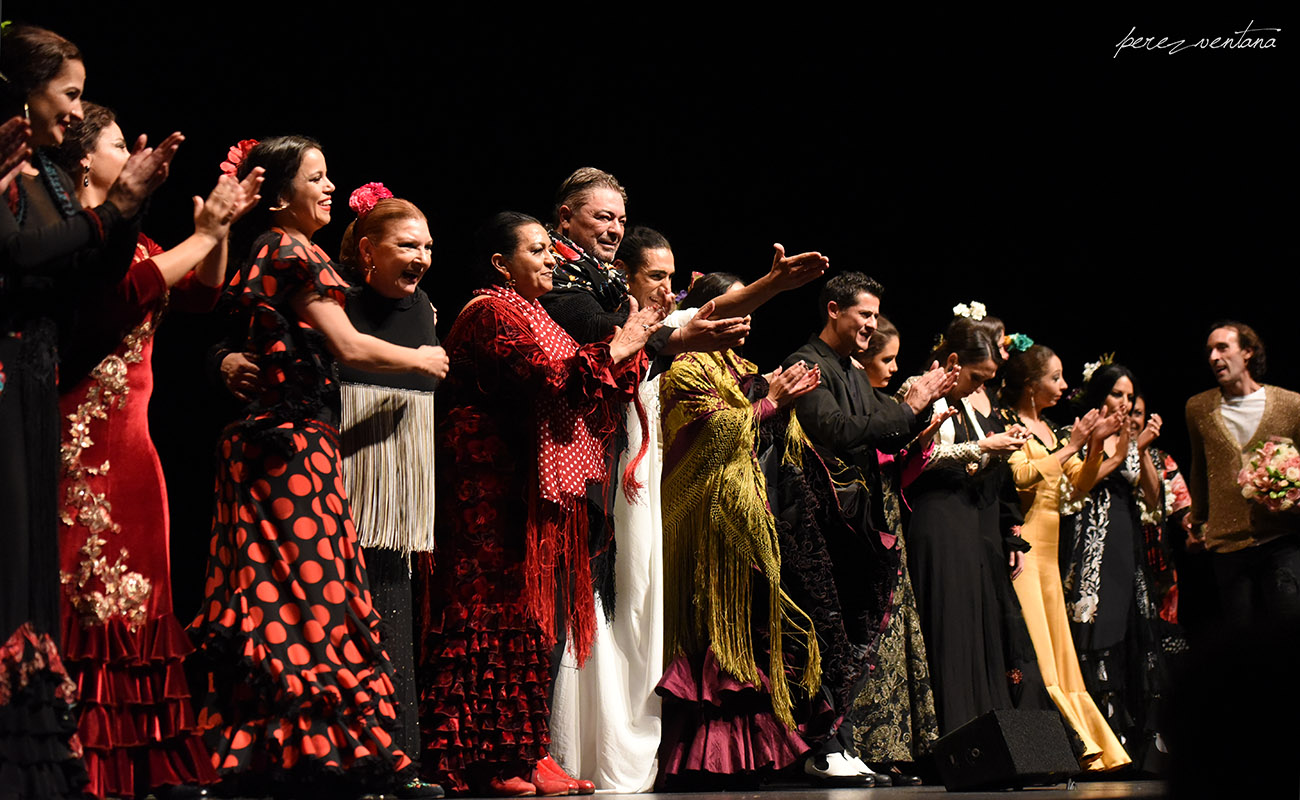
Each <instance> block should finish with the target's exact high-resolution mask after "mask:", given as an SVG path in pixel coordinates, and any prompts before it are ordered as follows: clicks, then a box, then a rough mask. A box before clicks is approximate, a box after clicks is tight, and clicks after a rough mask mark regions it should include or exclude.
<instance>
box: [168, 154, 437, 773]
mask: <svg viewBox="0 0 1300 800" xmlns="http://www.w3.org/2000/svg"><path fill="white" fill-rule="evenodd" d="M241 144H245V143H241ZM246 144H253V146H252V147H251V148H249V149H248V150H247V151H246V152H245V151H244V149H243V147H239V148H234V149H232V152H231V156H232V159H231V161H230V162H228V163H229V164H231V165H232V166H234V167H235V169H236V175H237V176H239V177H244V176H247V175H248V174H249V173H250V172H251V171H252V170H254V169H256V168H258V167H261V168H263V169H264V170H265V183H264V184H263V190H262V193H263V198H264V199H263V200H262V201H261V203H259V205H258V206H257V208H256V209H254V211H253V212H252V213H251V214H250V217H249V223H252V224H259V225H261V226H265V227H266V231H265V233H263V234H262V235H260V236H259V237H258V238H257V240H256V241H255V242H254V244H253V248H252V251H251V253H250V260H249V261H248V262H247V263H246V264H245V265H244V266H243V267H242V268H241V270H240V271H239V273H238V274H237V275H236V276H235V277H234V279H233V280H232V281H231V284H230V292H231V293H232V295H233V297H234V299H235V300H236V301H237V302H238V303H239V305H240V306H242V307H243V309H244V310H245V311H246V313H247V314H248V320H249V324H248V340H247V343H246V345H245V346H244V347H243V348H242V349H243V350H245V351H247V352H252V353H254V354H255V356H256V360H257V363H258V367H259V371H260V373H259V374H260V381H259V384H260V385H259V387H258V391H257V392H256V395H255V397H254V398H253V399H252V401H251V402H250V403H249V404H248V407H247V412H246V415H245V417H244V419H243V420H241V421H239V422H236V423H234V424H232V425H231V426H229V427H228V428H227V429H226V431H225V433H224V435H223V436H222V439H221V441H220V443H219V445H218V453H219V458H220V459H222V464H221V465H220V468H219V471H218V475H217V485H216V498H217V499H216V513H215V515H214V520H213V525H212V543H211V546H210V549H209V560H208V568H207V582H206V587H205V591H206V600H205V602H204V604H203V607H202V610H201V612H200V614H199V616H198V617H197V618H196V619H195V620H194V622H193V623H192V624H191V625H190V636H191V638H192V639H193V640H194V641H195V643H196V645H197V646H198V648H199V653H197V654H196V659H197V660H198V663H199V665H200V668H201V669H202V671H204V672H206V677H207V689H208V692H207V694H206V696H205V697H204V698H203V700H202V704H201V705H202V708H201V711H200V712H199V722H200V724H201V726H202V727H203V728H204V729H205V731H206V734H205V739H206V742H207V744H208V747H209V749H210V750H211V751H212V762H213V766H214V767H216V768H217V771H218V773H219V774H220V775H221V777H222V778H223V779H224V780H225V781H226V782H227V784H228V787H227V788H229V789H232V790H246V789H254V790H258V789H261V788H263V787H264V786H265V783H266V781H267V780H268V779H269V780H270V782H271V783H272V785H273V786H275V787H278V788H283V787H286V786H288V785H294V786H295V788H301V787H304V786H307V787H310V790H311V791H313V792H315V793H317V794H322V795H325V796H342V797H373V796H375V795H376V793H378V792H381V791H385V790H389V789H392V788H394V787H397V788H398V794H399V795H402V796H436V795H437V794H438V793H440V790H439V789H436V788H435V787H425V786H422V785H420V784H418V783H413V782H412V781H413V779H414V777H415V776H414V768H413V764H412V761H411V758H410V757H409V756H408V755H407V754H406V753H405V752H404V751H403V750H402V749H401V748H400V747H398V746H397V745H396V744H395V742H394V738H395V733H396V730H397V727H398V725H397V711H396V707H395V703H396V693H395V689H394V684H393V672H392V667H391V665H390V663H389V659H388V655H387V654H386V653H385V652H384V649H383V647H382V646H381V644H380V634H379V625H380V619H379V615H378V613H376V611H375V609H374V606H373V603H372V598H371V594H370V587H369V580H368V578H367V575H366V568H365V560H364V558H363V557H362V555H361V551H360V548H359V546H358V543H357V534H356V529H355V527H354V525H353V522H352V514H351V511H350V507H349V504H348V499H347V492H346V490H345V489H344V485H343V479H342V477H341V475H340V462H339V439H338V432H337V429H336V428H335V425H336V423H337V420H338V416H339V391H338V383H337V382H336V381H335V379H334V377H333V366H334V362H335V361H336V360H338V361H341V362H342V363H344V364H348V365H351V366H356V367H361V368H364V369H368V370H374V371H392V372H419V373H422V374H426V375H431V376H436V377H440V376H442V375H444V374H446V367H447V360H446V357H445V355H444V354H443V353H442V352H441V351H440V350H439V349H437V348H433V347H428V346H424V347H419V348H409V347H401V346H398V345H393V344H390V343H388V342H385V341H382V340H380V339H377V338H375V337H373V336H368V335H365V334H361V333H358V332H357V331H356V329H355V328H354V327H353V326H352V324H351V323H350V322H349V321H348V318H347V314H346V312H345V310H344V305H345V303H346V302H347V294H348V293H347V291H346V289H347V284H346V282H345V281H344V279H343V278H342V277H341V276H340V275H339V273H338V271H337V270H336V269H335V267H334V265H333V264H332V263H331V261H330V259H329V257H328V256H327V255H326V254H325V253H324V251H322V250H321V249H320V248H319V247H317V246H315V245H314V244H312V242H311V237H312V235H313V234H314V233H316V231H318V230H319V229H320V228H322V227H323V226H324V225H326V224H327V223H328V222H329V221H330V216H331V195H332V193H333V191H334V184H333V183H331V182H330V180H329V177H328V174H327V171H326V163H325V156H324V154H323V153H322V152H321V149H320V146H319V145H318V144H317V143H316V142H314V141H312V140H311V139H308V138H306V137H302V136H280V137H275V138H272V139H268V140H266V141H264V142H261V143H251V142H250V143H246ZM234 162H238V163H237V164H235V163H234ZM227 168H229V167H227ZM246 224H248V223H246ZM250 784H251V785H250Z"/></svg>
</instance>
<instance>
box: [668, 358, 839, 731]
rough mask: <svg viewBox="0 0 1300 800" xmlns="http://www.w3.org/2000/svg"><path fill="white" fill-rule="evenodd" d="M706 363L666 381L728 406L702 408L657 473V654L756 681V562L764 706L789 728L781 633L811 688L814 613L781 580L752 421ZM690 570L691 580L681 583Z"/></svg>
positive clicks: (814, 681) (676, 369) (815, 686)
mask: <svg viewBox="0 0 1300 800" xmlns="http://www.w3.org/2000/svg"><path fill="white" fill-rule="evenodd" d="M709 366H712V365H704V370H708V368H709ZM704 370H701V371H699V372H693V371H690V366H689V365H688V364H685V363H682V362H680V361H679V362H676V363H674V365H673V368H672V370H670V371H669V374H670V376H671V380H670V382H669V384H668V385H667V390H668V393H669V394H672V393H673V392H676V391H682V390H683V387H682V386H681V385H679V384H685V383H687V382H691V381H696V382H699V385H698V386H694V387H691V388H701V387H702V388H704V390H705V391H706V392H707V391H710V390H711V391H712V392H716V393H717V395H719V396H720V398H725V399H724V403H725V405H727V406H730V408H725V406H724V408H721V409H719V410H716V411H712V412H709V413H707V417H708V419H707V423H705V426H704V427H703V428H702V429H700V430H698V431H696V432H694V434H693V435H694V441H692V442H691V445H690V447H689V448H688V449H687V452H686V453H685V455H684V456H683V457H682V459H681V462H680V463H678V464H677V465H676V466H675V467H674V468H673V469H671V470H670V471H669V472H668V473H667V474H666V475H665V476H664V482H663V498H662V500H663V530H664V549H665V579H666V583H667V585H666V587H665V589H666V591H665V619H664V625H665V643H666V645H667V646H666V648H665V657H666V658H672V657H673V656H674V655H676V654H677V653H684V654H690V653H699V652H703V651H704V650H705V649H712V651H713V654H714V656H715V657H716V658H717V660H718V663H719V664H720V665H721V666H722V668H723V669H724V670H726V671H727V672H728V673H730V674H731V675H733V676H734V677H736V678H738V679H740V680H742V681H749V682H751V683H753V684H754V685H756V686H757V685H760V684H761V681H762V677H761V674H760V671H759V668H758V662H757V655H758V654H757V653H756V652H755V647H754V642H753V640H752V637H751V634H750V623H751V621H752V616H751V614H752V610H753V602H754V596H753V584H752V581H753V580H755V579H756V576H754V575H753V572H754V567H755V566H757V567H758V571H759V572H760V573H761V575H762V577H761V578H757V579H759V580H764V581H765V582H766V583H767V590H768V608H767V620H766V621H767V629H768V634H769V638H770V648H769V653H768V676H769V679H770V681H771V693H772V706H773V710H774V712H775V713H776V717H777V719H779V720H780V721H781V722H782V723H783V724H784V725H785V726H786V727H787V728H789V729H794V728H795V721H794V715H793V706H794V702H793V699H792V697H791V694H790V687H789V685H788V682H787V677H786V664H785V654H784V653H783V640H784V638H785V636H787V635H790V636H792V637H793V638H794V641H795V642H796V643H797V645H798V646H799V647H801V648H802V649H803V650H804V652H805V653H806V654H807V656H806V660H805V661H804V668H803V670H802V674H799V675H798V677H797V680H798V682H799V683H800V684H801V685H802V686H803V688H804V689H805V691H807V692H808V694H809V695H814V694H816V693H817V691H818V690H819V688H820V686H821V653H820V649H819V646H818V642H817V636H816V634H815V633H814V631H813V624H812V619H811V618H810V617H809V616H808V615H807V614H806V613H805V612H804V611H803V610H802V609H800V608H799V607H798V605H796V604H795V602H794V601H793V600H792V599H791V598H790V596H789V595H787V594H786V593H785V591H784V590H783V589H782V588H781V553H780V546H779V544H778V543H777V533H776V521H775V520H774V519H773V517H772V512H771V511H770V510H769V509H768V507H767V502H766V498H767V490H766V483H765V480H764V478H763V473H762V472H761V471H760V470H759V469H757V466H756V465H755V463H754V447H755V445H756V441H757V428H758V421H757V420H756V419H755V417H754V414H753V411H752V409H751V407H750V405H749V402H748V400H746V399H745V398H744V396H743V395H741V394H740V393H739V387H737V386H736V385H735V382H734V381H726V380H725V376H723V377H721V378H719V376H720V374H721V371H720V370H718V369H716V368H714V369H713V370H712V373H713V374H712V376H710V375H708V374H707V372H705V371H704ZM710 377H712V378H713V381H712V382H710ZM661 388H662V387H661ZM686 390H687V391H689V388H687V389H686ZM726 400H730V402H726ZM683 410H684V409H683ZM686 416H687V417H689V416H690V414H689V413H687V414H686ZM679 422H680V419H679V417H678V416H677V415H674V416H673V418H672V419H671V420H670V421H669V423H668V424H666V425H665V433H666V434H667V433H668V429H669V427H670V426H672V427H674V433H675V434H678V435H680V434H682V431H681V430H676V429H675V426H676V425H677V424H679ZM790 433H791V434H792V435H791V436H790V438H791V439H792V440H800V439H802V438H803V437H802V435H801V432H800V431H799V429H798V428H797V426H796V428H795V429H794V430H792V431H791V432H790ZM688 575H689V576H692V578H691V579H690V580H689V581H683V580H682V578H683V576H688Z"/></svg>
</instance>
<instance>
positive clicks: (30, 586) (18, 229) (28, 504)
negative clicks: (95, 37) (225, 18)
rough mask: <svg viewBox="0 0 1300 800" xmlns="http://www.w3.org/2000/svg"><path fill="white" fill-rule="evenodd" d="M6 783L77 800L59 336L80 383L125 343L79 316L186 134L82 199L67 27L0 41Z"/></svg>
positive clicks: (1, 683)
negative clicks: (64, 603) (67, 139)
mask: <svg viewBox="0 0 1300 800" xmlns="http://www.w3.org/2000/svg"><path fill="white" fill-rule="evenodd" d="M0 73H3V75H4V76H5V79H4V80H3V81H0V117H3V118H7V117H10V116H11V115H15V118H12V119H9V121H8V122H6V123H5V124H4V125H3V126H0V176H3V177H2V178H0V190H3V194H4V200H5V202H4V203H0V431H2V432H3V433H2V434H0V440H3V442H4V443H5V445H6V447H4V448H2V449H3V454H2V455H0V508H3V509H4V523H3V524H2V525H0V548H3V551H4V553H5V557H4V559H3V560H0V564H2V566H0V792H3V793H4V794H5V795H7V796H17V797H39V798H43V799H44V798H60V797H81V796H82V792H81V787H82V786H83V785H84V784H85V783H86V780H87V776H86V772H85V766H84V764H83V763H82V758H81V753H82V750H81V745H80V742H79V740H78V737H77V735H76V728H77V721H76V717H75V716H74V714H73V711H72V708H71V706H72V704H73V703H75V701H76V687H75V686H74V684H73V683H72V681H71V680H70V679H69V678H68V675H67V673H66V672H65V671H64V668H63V663H62V659H61V657H60V655H59V647H60V645H59V640H60V638H61V637H60V628H61V624H60V616H59V602H60V600H59V596H60V585H59V536H58V534H59V526H58V519H59V516H58V510H57V508H58V495H57V493H58V481H59V427H60V420H59V406H58V395H57V393H56V386H55V381H56V364H59V358H60V355H61V354H60V352H59V344H60V343H63V344H66V343H68V342H71V341H77V342H79V343H81V344H83V345H84V347H83V348H82V350H81V352H80V357H79V358H78V360H77V363H76V365H75V366H74V364H73V363H71V362H69V361H67V360H65V361H64V362H63V363H62V364H59V366H58V374H59V375H60V376H61V377H62V378H63V379H64V380H65V381H75V377H74V376H75V375H78V374H84V373H78V368H79V367H80V366H81V364H83V363H86V362H88V364H86V368H87V369H88V368H89V367H93V366H94V364H95V363H96V362H98V360H99V359H101V358H103V357H104V356H105V355H107V354H108V352H109V351H111V350H112V349H113V348H114V347H115V346H116V345H117V344H118V343H119V341H120V339H119V338H114V337H111V336H103V337H99V339H98V340H96V339H94V338H86V339H82V338H81V337H80V336H79V329H78V328H77V324H78V322H79V318H78V317H79V312H80V311H81V310H82V309H83V308H86V307H87V306H88V303H89V301H90V299H91V298H95V299H98V298H100V297H102V295H103V293H104V292H106V291H110V290H111V288H112V287H113V286H115V285H116V284H117V282H118V281H119V280H120V279H121V278H122V275H123V274H124V273H125V272H126V270H127V267H128V266H129V265H130V263H131V253H132V250H133V249H134V248H135V245H136V236H137V234H138V233H139V216H140V214H139V212H140V210H141V208H142V207H143V204H144V201H145V200H146V199H147V198H148V197H149V195H150V194H151V193H152V192H153V191H154V190H155V189H157V188H158V186H160V185H161V184H162V182H163V180H164V179H165V178H166V176H167V167H168V165H169V164H170V162H171V159H172V157H173V156H174V155H175V154H176V150H177V148H178V147H179V146H180V142H181V141H182V139H183V137H181V136H180V134H173V135H172V136H171V137H168V138H167V139H164V140H163V142H162V143H161V144H160V145H159V146H158V148H156V149H153V150H150V149H148V148H146V147H144V140H143V139H141V140H140V141H138V142H137V143H136V146H135V147H134V148H133V149H132V152H130V153H129V154H127V156H126V159H125V161H126V163H125V165H124V166H123V167H122V169H121V172H120V174H119V176H118V179H117V181H115V182H114V183H113V185H112V186H111V187H110V188H109V190H108V193H107V197H106V199H105V201H104V202H102V203H101V204H100V205H98V206H97V207H94V208H83V207H82V206H81V204H80V203H79V202H78V201H77V198H76V195H75V193H74V191H73V186H74V184H73V182H72V180H71V179H70V178H69V177H68V176H67V174H65V173H64V172H63V171H62V170H61V169H59V167H58V166H57V165H56V164H55V163H54V160H53V158H52V157H51V155H50V154H51V151H52V150H53V148H55V147H57V146H58V145H60V144H61V143H62V142H63V138H64V135H65V133H66V131H67V129H68V128H69V127H71V125H72V124H73V123H74V122H76V121H77V120H79V119H81V116H82V113H83V112H82V107H81V91H82V87H83V84H84V83H85V79H86V67H85V63H84V62H83V60H82V56H81V51H80V50H79V49H78V48H77V47H76V45H74V44H73V43H72V42H69V41H68V40H67V39H64V38H63V37H62V36H59V35H58V34H56V33H54V32H52V31H48V30H45V29H43V28H37V27H33V26H27V25H12V26H7V27H6V28H5V30H4V32H3V43H2V44H0Z"/></svg>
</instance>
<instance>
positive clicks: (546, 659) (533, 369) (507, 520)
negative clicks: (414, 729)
mask: <svg viewBox="0 0 1300 800" xmlns="http://www.w3.org/2000/svg"><path fill="white" fill-rule="evenodd" d="M520 302H522V301H520ZM512 311H513V310H512V309H511V308H509V307H508V305H507V304H505V303H503V302H502V301H501V300H500V299H498V298H496V297H486V298H479V299H476V300H475V301H473V302H471V303H470V305H469V306H468V307H466V309H465V310H464V311H462V312H461V314H460V316H459V317H458V318H457V319H456V323H455V325H454V326H453V328H452V330H451V332H450V334H449V335H448V337H447V339H446V341H445V342H444V346H445V347H446V348H447V353H448V356H449V358H450V360H451V369H450V371H449V373H448V375H447V378H446V379H445V380H444V381H443V384H442V387H441V389H440V390H439V403H440V404H441V406H442V408H445V409H447V413H446V415H445V417H444V418H443V419H442V420H440V424H439V427H438V450H437V469H438V492H439V496H438V523H437V526H438V527H437V541H438V545H437V557H436V566H431V565H430V563H429V561H430V560H429V559H427V558H425V559H424V561H423V566H424V568H423V569H417V571H416V577H417V588H416V597H417V605H418V606H420V608H418V609H417V627H419V628H420V630H421V634H420V636H421V641H420V652H419V665H418V667H417V672H418V674H419V677H420V683H421V686H422V687H423V688H422V690H421V705H420V722H421V725H420V728H421V733H422V736H423V740H424V750H423V752H422V754H421V759H420V761H421V765H422V768H423V769H424V770H425V772H426V773H427V776H428V777H430V778H431V779H432V780H436V781H438V782H439V783H441V784H443V786H445V787H446V788H447V789H448V790H449V791H457V792H463V791H466V790H467V789H469V788H470V787H471V786H474V787H476V788H478V787H481V786H482V784H483V783H484V782H486V781H488V780H490V779H491V778H493V777H502V778H509V777H513V776H525V777H526V776H527V775H528V773H529V771H530V770H531V769H532V767H533V765H534V764H535V763H536V762H537V760H538V759H540V758H542V757H544V756H545V755H546V747H547V745H548V744H549V743H550V733H549V728H548V718H549V715H550V707H549V702H548V695H549V690H550V685H551V675H550V660H551V651H552V649H553V647H554V645H555V632H556V628H559V627H561V626H563V625H564V624H565V621H564V619H565V614H564V613H563V612H562V611H556V612H555V613H554V614H553V615H548V614H546V613H545V610H544V609H540V610H541V612H542V613H540V614H539V613H538V612H539V609H538V608H537V607H535V606H536V603H531V604H530V602H529V601H528V600H527V599H526V595H527V591H528V590H527V587H528V586H529V585H532V586H534V587H535V586H542V587H545V586H547V585H550V586H557V585H558V586H560V587H562V588H563V587H568V591H567V594H568V597H567V598H562V599H561V601H560V603H558V605H561V606H562V605H564V604H565V602H566V600H567V602H569V603H575V604H576V603H578V602H581V601H583V600H584V599H585V601H586V602H587V603H589V604H590V603H591V593H590V591H589V589H588V588H587V586H586V585H584V584H583V583H582V579H581V577H580V576H581V574H582V573H583V572H584V571H585V567H586V556H585V553H586V548H585V544H586V525H585V523H586V511H585V508H584V506H583V504H582V502H580V500H581V497H579V498H578V500H579V502H575V503H573V504H571V505H568V506H561V505H559V504H556V503H552V502H549V501H547V500H544V499H542V498H541V497H539V492H538V482H539V480H538V460H539V459H538V447H539V446H538V444H537V438H536V434H537V428H538V424H539V421H538V416H539V414H538V407H539V406H543V407H544V406H545V402H544V401H545V399H546V398H547V397H548V396H550V397H554V396H563V397H564V398H565V399H566V401H567V402H568V404H569V406H570V407H571V408H573V409H575V410H577V411H579V412H580V413H581V414H582V417H583V419H584V420H585V421H586V422H587V423H588V424H589V425H590V426H593V427H603V428H604V430H605V431H607V432H608V433H610V434H612V431H613V427H614V423H615V420H616V419H617V416H618V414H619V413H620V412H621V410H622V408H623V405H622V404H624V403H626V402H628V400H629V399H630V398H631V395H632V393H633V392H634V391H636V387H637V384H638V382H639V379H640V376H641V374H642V372H643V371H644V369H645V366H646V363H645V360H644V358H642V357H639V356H638V357H637V358H634V359H629V360H627V361H625V362H623V363H622V364H614V363H613V361H612V359H611V357H610V353H609V346H608V344H607V343H603V342H601V343H595V344H589V345H585V346H583V347H580V348H579V347H577V346H576V344H574V343H572V342H570V343H569V344H570V345H571V346H572V348H573V350H574V352H573V355H572V356H571V357H569V358H565V359H555V358H552V357H551V356H549V355H547V353H546V352H544V350H543V349H542V347H541V346H539V343H538V341H537V337H536V336H535V334H534V332H533V331H532V330H531V329H530V327H529V324H528V323H527V322H526V321H525V320H523V319H521V318H520V317H519V316H518V315H517V314H516V313H512ZM531 313H536V314H541V315H544V314H545V312H544V311H542V310H541V307H540V305H536V306H535V308H533V311H532V312H531ZM545 322H546V323H550V324H551V325H553V324H554V323H553V322H551V321H550V320H549V318H547V319H546V320H545ZM565 338H567V336H566V337H565ZM564 468H565V467H564V466H561V467H560V469H564ZM544 525H551V526H554V527H555V528H557V529H566V530H568V531H569V532H570V540H571V541H572V540H576V539H578V538H580V539H581V544H582V545H583V546H582V548H581V553H582V555H581V556H580V557H579V558H580V559H581V561H582V563H580V564H577V563H569V562H571V561H573V560H575V559H574V558H573V556H572V553H570V554H569V556H568V557H567V558H566V552H565V550H564V548H562V547H560V548H555V549H553V550H550V551H549V552H545V551H544V552H542V553H541V554H540V557H538V554H537V553H536V552H535V551H534V553H533V559H532V563H538V562H539V561H540V562H541V563H542V564H543V567H542V569H540V570H535V571H534V572H535V573H538V574H529V572H530V571H529V569H528V567H527V566H526V565H527V564H528V563H529V561H530V555H529V548H530V546H536V545H537V541H538V540H537V538H536V537H535V536H534V532H535V531H537V530H539V529H541V528H542V527H544ZM543 549H544V550H545V546H544V545H543ZM587 580H588V582H589V581H590V578H588V579H587ZM584 595H585V597H584ZM593 610H594V609H593Z"/></svg>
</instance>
